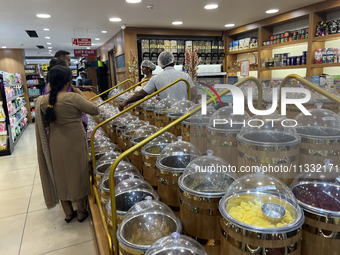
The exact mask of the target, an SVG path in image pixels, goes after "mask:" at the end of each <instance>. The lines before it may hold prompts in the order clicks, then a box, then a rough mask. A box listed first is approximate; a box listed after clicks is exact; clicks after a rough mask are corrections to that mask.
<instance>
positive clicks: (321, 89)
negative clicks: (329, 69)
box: [279, 74, 340, 114]
mask: <svg viewBox="0 0 340 255" xmlns="http://www.w3.org/2000/svg"><path fill="white" fill-rule="evenodd" d="M290 79H295V80H298V81H299V82H301V83H302V84H304V85H305V86H307V87H309V88H311V89H314V90H315V91H317V92H318V93H320V94H322V95H324V96H325V97H327V98H329V99H330V100H332V101H334V102H336V103H338V104H340V98H339V97H337V96H334V95H332V94H331V93H329V92H327V91H326V90H325V89H323V88H320V87H319V86H317V85H315V84H313V83H311V82H309V81H307V80H305V79H304V78H302V77H301V76H299V75H297V74H290V75H288V76H287V77H286V78H284V79H283V81H282V83H281V86H280V95H279V113H280V114H281V90H282V88H283V87H285V86H286V85H287V83H288V81H289V80H290Z"/></svg>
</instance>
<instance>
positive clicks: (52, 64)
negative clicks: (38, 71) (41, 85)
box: [46, 58, 67, 83]
mask: <svg viewBox="0 0 340 255" xmlns="http://www.w3.org/2000/svg"><path fill="white" fill-rule="evenodd" d="M55 66H65V67H67V64H66V61H65V60H64V59H62V58H52V59H51V60H50V65H49V67H48V71H50V70H51V68H53V67H55ZM49 73H50V72H48V73H47V75H46V82H47V83H49V82H50V76H49Z"/></svg>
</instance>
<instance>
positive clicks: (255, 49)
mask: <svg viewBox="0 0 340 255" xmlns="http://www.w3.org/2000/svg"><path fill="white" fill-rule="evenodd" d="M255 52H258V48H252V49H246V50H237V51H231V52H228V53H227V54H228V55H237V54H244V53H255Z"/></svg>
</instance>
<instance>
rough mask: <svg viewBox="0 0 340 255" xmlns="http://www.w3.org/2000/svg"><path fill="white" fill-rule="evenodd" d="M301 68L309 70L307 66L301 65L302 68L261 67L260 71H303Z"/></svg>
mask: <svg viewBox="0 0 340 255" xmlns="http://www.w3.org/2000/svg"><path fill="white" fill-rule="evenodd" d="M301 68H307V65H301V66H279V67H261V68H260V71H268V70H286V69H301Z"/></svg>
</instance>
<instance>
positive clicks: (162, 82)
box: [118, 51, 197, 111]
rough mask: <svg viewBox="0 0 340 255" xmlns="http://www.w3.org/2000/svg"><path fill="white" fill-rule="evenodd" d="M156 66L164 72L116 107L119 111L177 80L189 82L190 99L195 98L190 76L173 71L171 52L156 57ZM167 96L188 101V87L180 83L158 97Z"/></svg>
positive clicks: (173, 61) (194, 89)
mask: <svg viewBox="0 0 340 255" xmlns="http://www.w3.org/2000/svg"><path fill="white" fill-rule="evenodd" d="M158 65H159V66H160V67H161V68H163V70H164V71H163V72H162V73H160V74H158V75H156V76H154V77H152V78H151V80H150V81H149V82H148V84H147V85H146V86H145V87H144V88H143V89H142V90H140V91H138V92H137V93H136V94H135V95H133V96H132V97H130V98H129V99H127V100H126V101H124V102H122V103H120V104H119V105H118V108H119V110H120V111H122V110H123V109H124V108H125V106H127V105H128V104H131V103H134V102H136V101H139V100H141V99H142V98H144V97H146V96H147V95H150V94H152V93H153V92H154V91H156V90H160V89H161V88H163V87H165V86H166V85H168V84H170V83H172V82H174V81H176V80H177V79H179V78H184V79H186V80H187V81H188V82H189V84H190V93H191V99H194V98H195V97H196V96H197V91H196V87H195V84H194V83H193V81H192V79H191V78H190V76H189V75H188V74H187V73H183V72H180V71H178V70H175V68H174V65H175V59H174V56H173V54H172V53H171V52H168V51H163V52H162V53H161V54H160V55H159V57H158ZM168 94H169V95H170V97H171V98H175V99H177V100H182V99H183V98H184V99H188V86H187V84H186V83H185V82H183V81H180V82H178V83H176V84H175V85H173V86H171V87H170V88H168V89H166V90H164V91H162V92H160V93H159V96H160V97H161V98H162V99H163V98H166V97H167V95H168Z"/></svg>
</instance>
